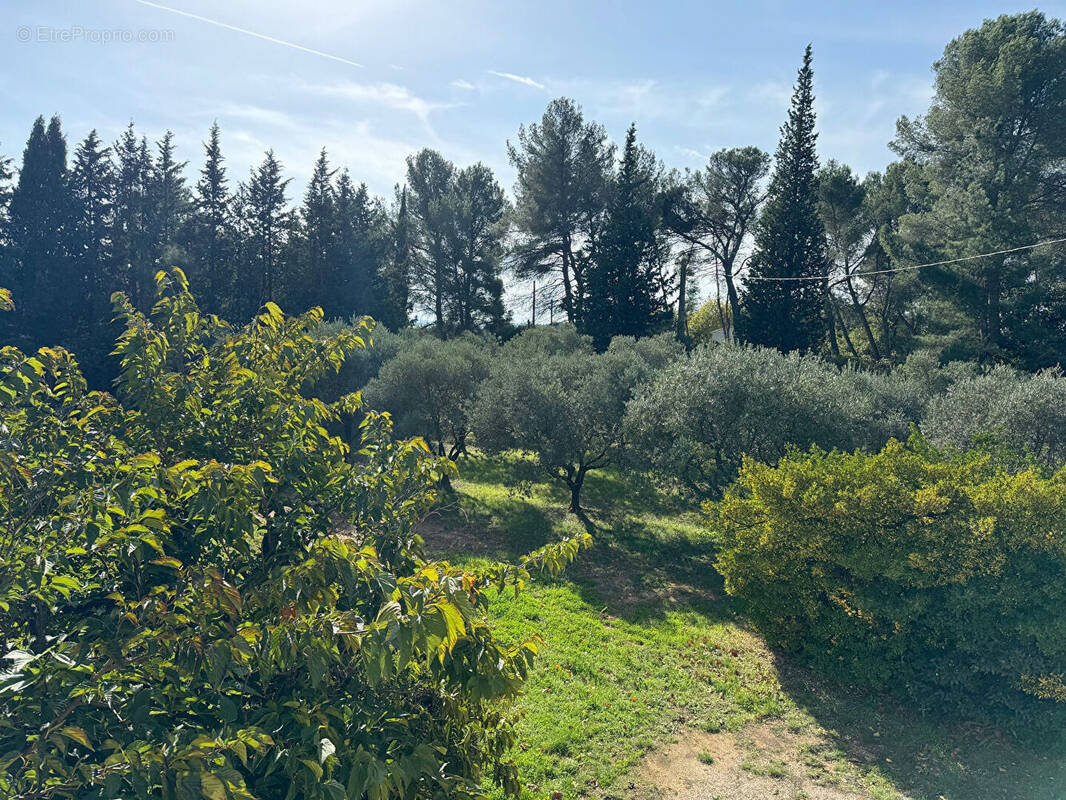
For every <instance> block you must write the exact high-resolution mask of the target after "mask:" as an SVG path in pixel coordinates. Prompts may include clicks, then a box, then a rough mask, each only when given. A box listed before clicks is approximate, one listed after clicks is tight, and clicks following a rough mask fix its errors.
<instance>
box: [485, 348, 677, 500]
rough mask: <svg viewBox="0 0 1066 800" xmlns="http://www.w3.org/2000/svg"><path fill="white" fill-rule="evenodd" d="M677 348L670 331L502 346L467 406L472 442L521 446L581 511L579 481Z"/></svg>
mask: <svg viewBox="0 0 1066 800" xmlns="http://www.w3.org/2000/svg"><path fill="white" fill-rule="evenodd" d="M679 353H680V346H679V345H678V344H677V343H676V342H675V341H673V339H672V338H671V337H669V336H665V335H664V336H657V337H654V338H650V339H639V340H634V339H631V338H628V337H618V338H615V339H614V340H613V341H612V342H611V344H610V346H609V347H608V348H607V350H606V352H604V353H602V354H596V353H593V352H590V351H588V350H586V349H584V348H578V349H576V350H573V351H571V352H565V351H564V352H535V351H534V350H533V348H525V347H523V346H522V345H518V346H516V347H514V348H511V349H508V348H506V347H505V348H503V352H502V353H501V356H500V358H499V359H497V361H496V363H495V364H494V366H493V369H492V373H491V374H490V376H489V378H488V380H486V381H485V383H484V384H483V385H482V387H481V392H480V393H479V396H478V401H477V403H476V405H475V406H474V414H473V426H474V435H475V437H476V440H477V444H478V447H480V448H482V449H483V450H485V451H487V452H490V453H491V452H502V451H504V450H510V449H521V450H526V451H528V452H530V453H531V454H532V455H533V457H534V459H535V461H536V464H537V466H538V467H539V468H540V470H541V471H543V472H544V473H545V474H547V475H548V476H549V477H551V478H552V479H553V480H556V481H558V482H560V483H562V484H563V485H564V486H566V488H567V489H569V490H570V511H571V512H572V513H574V514H577V515H578V516H583V515H584V512H583V510H582V507H581V488H582V486H583V485H584V482H585V477H586V476H587V475H588V474H589V472H591V471H593V470H596V469H602V468H603V467H605V466H607V465H608V464H609V463H610V461H611V459H612V458H613V457H615V456H616V455H617V453H618V452H619V451H620V450H621V448H622V446H623V444H624V440H623V433H622V419H623V416H624V413H625V405H626V402H627V401H628V400H629V399H630V398H631V397H632V396H633V393H634V391H635V390H636V389H637V387H638V386H640V385H641V384H642V383H644V382H645V381H647V380H649V379H650V378H651V376H652V375H654V373H655V372H656V371H658V370H660V369H662V368H663V367H664V366H665V365H666V364H667V363H669V361H670V360H672V359H673V358H676V357H677V356H678V355H679Z"/></svg>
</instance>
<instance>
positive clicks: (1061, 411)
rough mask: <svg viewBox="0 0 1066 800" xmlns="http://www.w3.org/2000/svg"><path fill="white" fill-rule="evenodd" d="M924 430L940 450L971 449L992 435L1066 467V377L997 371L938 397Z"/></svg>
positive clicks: (1054, 372)
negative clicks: (943, 448)
mask: <svg viewBox="0 0 1066 800" xmlns="http://www.w3.org/2000/svg"><path fill="white" fill-rule="evenodd" d="M921 427H922V433H924V434H925V435H926V436H927V437H928V438H929V440H930V441H931V442H933V443H934V444H935V445H937V446H938V447H952V448H956V449H960V450H967V449H969V448H971V447H973V446H974V444H975V443H979V442H980V441H982V440H983V439H985V438H988V437H991V438H993V439H995V440H996V441H998V442H999V443H1001V444H1003V445H1006V446H1007V447H1009V448H1011V449H1013V450H1017V451H1019V452H1022V453H1025V454H1027V455H1029V456H1031V457H1032V458H1034V459H1035V460H1036V461H1037V462H1039V463H1041V464H1043V465H1044V466H1046V467H1049V468H1051V469H1054V468H1056V467H1058V466H1060V465H1062V464H1064V463H1066V376H1063V374H1062V371H1061V370H1057V369H1056V370H1044V371H1043V372H1038V373H1036V374H1035V375H1032V374H1028V373H1022V372H1018V371H1016V370H1013V369H1011V368H1010V367H996V368H995V369H992V370H990V371H989V372H987V373H985V374H983V375H974V376H972V377H969V378H967V379H965V380H961V381H958V382H956V383H954V384H953V385H952V386H951V387H950V388H948V389H947V391H946V392H945V393H944V394H943V395H941V396H939V397H936V398H934V399H933V401H932V402H931V403H930V405H929V409H928V411H927V413H926V415H925V419H924V420H923V421H922V426H921Z"/></svg>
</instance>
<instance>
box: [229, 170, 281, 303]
mask: <svg viewBox="0 0 1066 800" xmlns="http://www.w3.org/2000/svg"><path fill="white" fill-rule="evenodd" d="M288 185H289V179H288V178H282V177H281V164H280V163H279V162H278V160H277V158H276V157H275V156H274V151H273V150H268V151H267V153H266V157H265V158H264V159H263V163H262V164H260V165H259V167H258V168H257V169H254V170H252V174H251V177H250V178H249V180H248V183H247V184H245V185H243V186H242V187H241V191H240V192H239V194H240V202H239V208H240V215H241V221H240V225H241V231H242V233H243V236H244V241H243V242H242V247H241V249H242V257H241V258H240V259H239V261H240V263H239V274H238V276H237V292H238V294H237V296H236V297H235V306H236V310H237V311H236V313H237V315H238V318H239V319H246V318H248V317H250V316H252V315H253V314H255V312H256V311H257V310H258V309H259V307H260V306H262V305H263V304H264V303H265V302H267V301H268V300H273V301H275V302H278V301H284V299H285V298H284V297H283V296H282V292H283V290H284V289H286V288H287V286H286V284H287V283H288V280H287V276H286V275H284V274H282V272H283V267H284V262H283V259H282V256H283V254H284V253H285V251H286V247H287V244H288V241H289V234H290V233H291V228H292V212H291V211H289V209H288V205H287V200H286V197H285V189H286V187H288Z"/></svg>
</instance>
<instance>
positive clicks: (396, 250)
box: [377, 186, 411, 331]
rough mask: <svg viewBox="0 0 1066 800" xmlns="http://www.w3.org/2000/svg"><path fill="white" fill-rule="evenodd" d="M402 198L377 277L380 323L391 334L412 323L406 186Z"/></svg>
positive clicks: (378, 317)
mask: <svg viewBox="0 0 1066 800" xmlns="http://www.w3.org/2000/svg"><path fill="white" fill-rule="evenodd" d="M399 195H400V200H399V203H398V205H397V207H396V218H395V219H394V220H393V221H392V223H391V231H390V233H391V242H390V244H391V247H390V248H389V250H388V252H387V254H386V258H387V260H385V261H383V262H382V267H381V269H380V271H379V272H378V275H377V287H378V288H377V296H378V300H379V307H378V310H377V320H378V321H379V322H380V323H381V324H382V325H384V326H385V327H386V328H388V329H389V330H390V331H398V330H400V329H401V328H406V327H407V326H408V325H409V324H410V321H411V302H410V260H411V259H410V256H411V242H410V236H411V217H410V214H409V213H408V211H407V187H406V186H404V187H403V188H402V189H401V190H400V192H399Z"/></svg>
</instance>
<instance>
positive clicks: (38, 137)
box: [5, 117, 83, 348]
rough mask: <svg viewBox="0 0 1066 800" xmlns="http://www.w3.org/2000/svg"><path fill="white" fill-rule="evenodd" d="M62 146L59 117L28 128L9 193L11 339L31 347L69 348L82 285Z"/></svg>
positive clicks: (63, 140) (63, 142) (40, 121)
mask: <svg viewBox="0 0 1066 800" xmlns="http://www.w3.org/2000/svg"><path fill="white" fill-rule="evenodd" d="M71 217H72V214H71V203H70V194H69V186H68V183H67V143H66V139H65V138H64V136H63V131H62V128H61V126H60V122H59V117H52V118H51V120H50V121H49V122H48V125H47V126H45V122H44V117H38V118H37V120H36V122H34V124H33V130H32V131H31V133H30V138H29V141H28V142H27V143H26V149H25V151H24V152H23V156H22V168H21V169H20V170H19V178H18V183H17V184H16V186H15V189H14V191H13V192H12V195H11V207H10V235H11V247H12V255H13V257H14V258H13V263H12V274H11V275H10V276H8V277H9V278H10V280H9V281H7V283H8V286H6V287H5V288H10V289H11V290H12V292H13V293H14V298H15V308H16V312H15V314H13V315H11V316H10V319H9V322H10V324H11V326H12V333H13V334H15V336H14V337H13V338H19V339H22V340H23V342H24V343H25V344H26V345H27V346H28V347H31V348H34V347H40V346H43V345H54V344H61V345H67V346H71V345H72V342H71V341H70V338H69V337H70V333H71V329H72V327H73V324H74V322H75V319H76V315H77V313H78V303H79V300H80V297H81V293H82V291H83V287H82V285H81V284H80V282H79V281H78V280H77V276H76V275H75V273H74V272H73V270H72V267H71V260H70V253H69V243H70V235H71V229H72V218H71Z"/></svg>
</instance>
